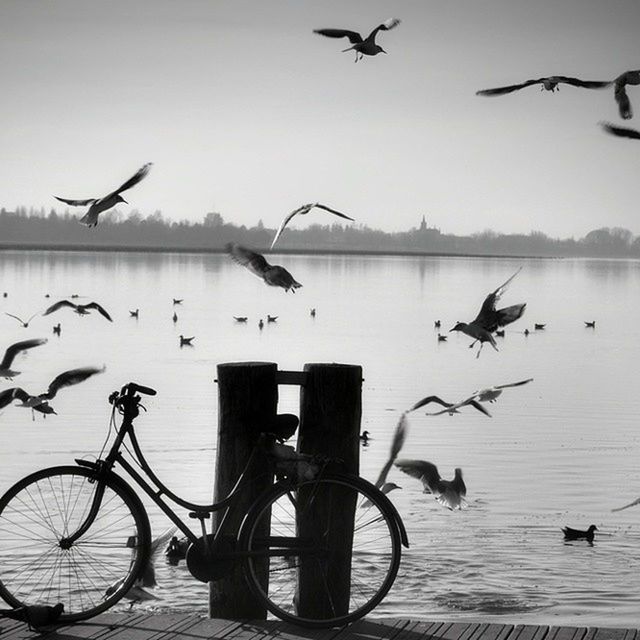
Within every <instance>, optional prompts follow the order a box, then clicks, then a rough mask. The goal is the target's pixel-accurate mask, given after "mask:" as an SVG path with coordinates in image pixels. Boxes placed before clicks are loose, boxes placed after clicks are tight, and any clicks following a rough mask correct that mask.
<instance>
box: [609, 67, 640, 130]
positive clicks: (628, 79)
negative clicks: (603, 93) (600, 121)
mask: <svg viewBox="0 0 640 640" xmlns="http://www.w3.org/2000/svg"><path fill="white" fill-rule="evenodd" d="M628 84H631V85H634V84H640V69H636V70H635V71H625V72H624V73H621V74H620V75H619V76H618V77H617V78H616V79H615V80H614V81H613V87H614V91H613V97H614V98H615V100H616V102H617V103H618V111H619V112H620V117H621V118H622V119H623V120H630V119H631V118H632V117H633V109H632V108H631V101H630V100H629V96H628V95H627V85H628Z"/></svg>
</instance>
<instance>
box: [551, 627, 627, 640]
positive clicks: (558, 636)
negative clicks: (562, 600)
mask: <svg viewBox="0 0 640 640" xmlns="http://www.w3.org/2000/svg"><path fill="white" fill-rule="evenodd" d="M586 635H587V628H586V627H556V626H553V627H550V628H549V633H548V634H547V638H546V639H545V640H583V638H584V637H585V636H586ZM620 640H622V639H620Z"/></svg>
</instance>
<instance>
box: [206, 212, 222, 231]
mask: <svg viewBox="0 0 640 640" xmlns="http://www.w3.org/2000/svg"><path fill="white" fill-rule="evenodd" d="M223 224H224V220H223V218H222V216H221V215H220V214H219V213H218V212H217V211H212V212H211V213H207V215H206V216H205V217H204V226H205V227H221V226H222V225H223Z"/></svg>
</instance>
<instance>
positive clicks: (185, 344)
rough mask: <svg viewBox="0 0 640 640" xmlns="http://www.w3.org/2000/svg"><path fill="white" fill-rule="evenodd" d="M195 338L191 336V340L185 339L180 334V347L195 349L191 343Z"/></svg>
mask: <svg viewBox="0 0 640 640" xmlns="http://www.w3.org/2000/svg"><path fill="white" fill-rule="evenodd" d="M194 338H195V336H191V337H190V338H185V337H184V336H183V335H182V334H180V346H181V347H193V345H192V344H191V342H192V341H193V339H194Z"/></svg>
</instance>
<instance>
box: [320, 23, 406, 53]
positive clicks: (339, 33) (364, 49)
mask: <svg viewBox="0 0 640 640" xmlns="http://www.w3.org/2000/svg"><path fill="white" fill-rule="evenodd" d="M399 24H400V19H399V18H390V19H389V20H386V21H385V22H383V23H382V24H379V25H378V26H377V27H376V28H375V29H374V30H373V31H372V32H371V33H370V34H369V35H368V36H367V37H366V38H364V39H363V38H362V36H361V35H360V34H359V33H357V32H356V31H349V30H347V29H314V30H313V32H314V33H317V34H319V35H321V36H326V37H327V38H349V42H350V43H351V44H352V45H353V46H352V47H349V48H348V49H343V50H342V53H344V52H345V51H355V52H356V59H355V62H358V60H362V58H364V56H375V55H377V54H379V53H387V52H386V51H385V50H384V49H383V48H382V47H381V46H380V45H377V44H376V42H375V40H376V35H378V31H389V30H390V29H394V28H395V27H397V26H398V25H399Z"/></svg>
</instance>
